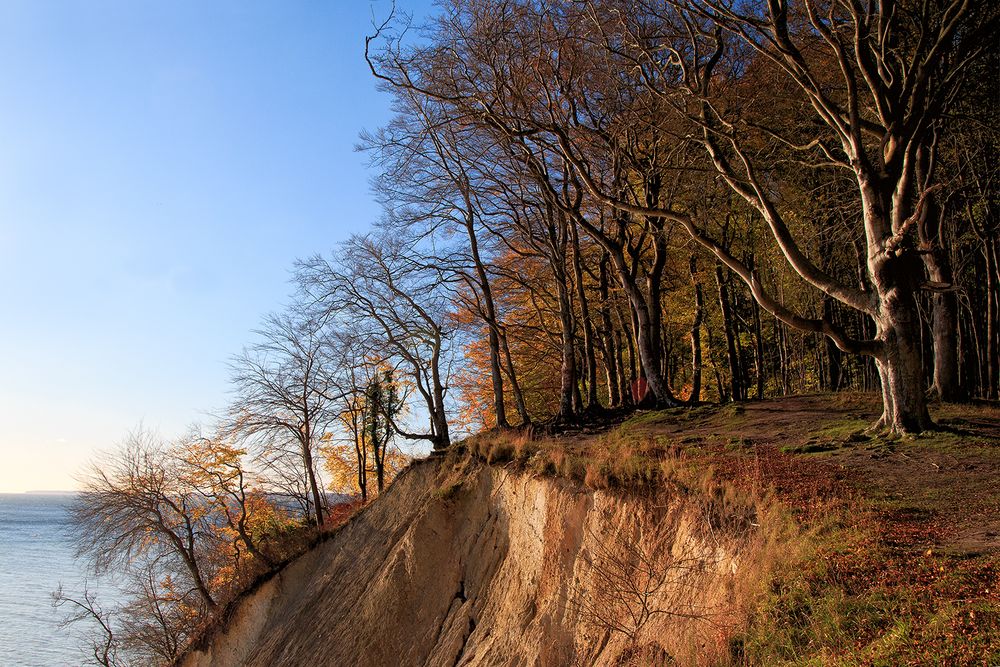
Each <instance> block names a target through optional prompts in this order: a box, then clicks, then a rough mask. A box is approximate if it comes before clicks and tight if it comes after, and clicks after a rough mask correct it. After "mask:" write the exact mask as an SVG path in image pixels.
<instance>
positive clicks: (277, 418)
mask: <svg viewBox="0 0 1000 667" xmlns="http://www.w3.org/2000/svg"><path fill="white" fill-rule="evenodd" d="M255 333H256V334H257V335H258V337H259V340H258V342H256V343H254V344H253V345H251V346H248V347H247V348H246V349H245V350H244V351H243V354H241V355H240V356H238V357H236V358H235V359H234V360H233V362H232V364H231V369H232V384H233V400H232V404H231V406H230V408H229V412H228V423H229V429H230V432H231V433H232V434H234V435H236V436H241V437H244V438H247V439H249V440H250V441H251V443H252V445H253V446H254V447H256V448H257V450H258V454H259V455H260V457H261V459H262V460H264V461H267V462H270V463H272V464H274V463H278V467H282V464H283V463H287V462H288V461H289V459H290V458H295V459H297V465H298V470H299V471H300V473H301V479H302V480H304V482H305V485H306V488H307V489H308V497H307V512H308V511H309V510H311V514H312V516H313V517H314V518H315V521H316V525H319V526H321V525H323V517H324V508H325V506H326V502H325V499H324V494H323V490H322V486H321V484H320V481H319V474H318V472H317V470H316V462H315V461H314V454H315V451H316V447H317V445H318V443H319V441H320V438H322V436H323V434H324V433H325V432H326V430H327V428H328V427H329V426H330V424H331V422H332V421H333V420H334V419H335V414H334V412H333V404H334V402H335V401H336V400H337V398H338V397H339V394H338V393H337V388H336V384H335V383H334V381H333V379H332V378H331V375H330V370H329V362H330V359H329V358H328V356H326V355H327V352H328V351H329V346H328V341H327V335H328V334H327V331H326V329H325V327H324V322H323V321H322V320H319V319H316V318H313V317H311V316H306V315H302V314H299V313H295V312H292V311H289V312H287V313H285V314H281V315H271V316H270V317H268V318H267V319H266V320H265V323H264V326H263V327H262V328H261V329H259V330H258V331H256V332H255Z"/></svg>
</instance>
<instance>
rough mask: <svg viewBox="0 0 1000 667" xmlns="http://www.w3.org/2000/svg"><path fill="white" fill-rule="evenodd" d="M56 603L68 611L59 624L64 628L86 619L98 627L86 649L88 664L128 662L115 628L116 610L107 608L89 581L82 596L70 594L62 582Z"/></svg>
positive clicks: (121, 665)
mask: <svg viewBox="0 0 1000 667" xmlns="http://www.w3.org/2000/svg"><path fill="white" fill-rule="evenodd" d="M52 606H53V607H55V608H56V609H64V610H65V612H66V615H65V616H64V617H63V618H62V620H61V621H60V622H59V626H60V627H61V628H63V629H67V628H69V627H70V626H72V625H76V624H78V623H84V622H85V623H88V624H89V625H93V626H96V629H97V634H96V637H95V638H92V639H91V640H89V643H88V646H87V649H86V654H87V663H86V664H89V665H101V666H102V667H125V665H127V664H128V662H127V661H126V660H125V659H124V658H123V657H122V656H121V655H120V653H121V647H120V639H119V638H118V635H117V634H116V631H115V629H114V624H113V623H114V621H113V614H112V612H110V611H108V610H105V609H104V607H103V606H102V605H101V603H100V602H99V601H98V599H97V595H96V593H94V591H92V590H91V589H90V588H89V587H88V585H87V582H86V581H85V582H84V583H83V591H82V592H81V593H80V595H78V596H72V595H70V594H68V593H66V592H65V591H64V590H63V587H62V584H60V585H59V588H58V589H56V590H55V591H54V592H53V593H52Z"/></svg>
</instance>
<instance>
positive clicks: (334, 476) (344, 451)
mask: <svg viewBox="0 0 1000 667" xmlns="http://www.w3.org/2000/svg"><path fill="white" fill-rule="evenodd" d="M320 455H321V456H322V457H323V467H324V468H325V470H326V473H327V477H328V478H329V480H330V483H329V487H330V489H331V490H333V491H336V492H337V493H346V494H351V495H353V494H355V493H360V492H361V489H360V488H359V487H358V457H357V453H356V451H355V449H354V447H352V446H351V445H347V444H343V443H334V442H328V443H324V444H323V445H322V446H321V447H320Z"/></svg>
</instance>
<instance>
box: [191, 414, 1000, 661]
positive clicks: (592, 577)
mask: <svg viewBox="0 0 1000 667" xmlns="http://www.w3.org/2000/svg"><path fill="white" fill-rule="evenodd" d="M877 407H878V406H877V401H876V400H874V399H873V397H870V396H863V395H853V396H840V397H835V398H834V397H830V396H822V397H796V398H791V399H784V400H777V401H766V402H759V403H750V404H744V405H736V406H726V407H722V408H718V407H707V406H706V407H701V408H696V409H692V410H671V411H661V412H647V413H643V414H640V415H637V416H634V417H632V418H631V419H629V420H628V421H626V422H624V423H622V424H618V425H614V426H610V427H607V428H604V429H587V430H582V429H581V430H580V431H578V432H566V433H562V434H560V435H558V436H551V437H546V438H541V437H539V438H529V437H526V436H524V435H521V436H516V435H511V434H493V435H489V436H483V437H480V438H477V439H473V440H471V441H468V442H467V443H465V446H464V447H463V448H462V449H463V451H454V452H452V453H451V454H450V455H448V456H445V457H438V458H434V459H431V460H428V461H423V462H419V463H416V464H414V465H413V466H412V467H411V468H410V469H408V470H407V471H406V472H405V473H404V474H403V475H401V476H400V478H399V479H397V481H396V482H395V483H394V484H393V486H392V487H391V489H390V490H389V492H387V493H386V494H385V495H384V496H383V497H382V498H380V499H379V500H377V501H376V502H374V503H372V504H371V505H369V506H368V507H367V508H365V509H364V510H363V511H362V512H360V513H359V514H358V515H357V516H356V517H355V518H354V519H353V520H352V521H350V522H349V523H348V524H347V525H345V526H344V527H343V528H341V529H339V530H338V531H337V532H335V533H333V534H332V535H330V536H329V537H328V539H326V540H325V541H323V542H321V543H320V544H319V545H318V546H316V547H315V548H313V549H312V550H310V551H309V552H307V553H306V554H304V555H303V556H301V557H299V558H298V559H296V560H295V561H293V562H292V563H290V564H289V565H287V566H286V567H284V568H283V569H281V570H280V571H279V572H277V573H275V574H274V575H273V576H271V577H269V578H266V579H265V580H263V581H262V582H260V583H259V584H258V585H257V586H256V587H255V588H254V589H253V590H252V591H250V592H248V593H246V594H245V595H243V596H241V597H240V598H238V599H237V600H236V601H235V602H234V603H233V604H232V605H230V607H229V609H228V610H227V613H226V615H225V619H224V620H222V621H221V622H220V623H219V624H218V625H217V626H216V627H215V628H214V629H212V630H211V631H210V632H209V633H208V634H206V635H205V636H204V637H203V638H202V640H201V641H200V642H198V643H196V645H195V646H194V647H193V650H192V651H190V652H189V654H188V655H187V656H186V657H185V658H184V659H182V660H181V661H180V664H182V665H186V666H194V665H237V664H247V665H305V664H308V665H345V664H352V665H449V666H450V665H517V664H538V665H572V664H577V665H591V664H595V665H621V664H634V665H661V664H662V665H666V664H706V665H707V664H781V663H788V664H804V663H806V662H809V663H810V664H859V663H860V664H866V663H875V664H988V663H989V661H990V660H991V659H992V658H991V656H993V657H997V656H1000V611H998V610H1000V597H998V590H1000V581H998V571H1000V525H998V516H1000V512H998V509H1000V507H998V503H1000V500H998V494H997V479H998V473H1000V412H998V410H997V408H996V407H973V408H955V407H951V406H945V407H943V408H941V409H939V410H938V411H937V413H936V417H937V419H938V420H939V423H940V424H941V425H942V426H943V427H944V428H945V429H946V430H943V431H940V432H937V433H934V434H931V435H928V436H925V437H922V438H917V439H911V440H882V439H870V438H868V437H867V436H866V435H864V433H863V432H862V429H863V426H864V425H865V424H866V423H870V421H871V419H872V417H873V412H874V411H875V410H876V408H877Z"/></svg>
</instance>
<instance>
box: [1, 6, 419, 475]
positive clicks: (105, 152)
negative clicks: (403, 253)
mask: <svg viewBox="0 0 1000 667" xmlns="http://www.w3.org/2000/svg"><path fill="white" fill-rule="evenodd" d="M397 4H398V5H399V6H400V7H401V8H403V9H406V10H409V11H413V12H414V13H415V14H416V15H417V16H418V17H419V16H422V15H425V14H426V13H428V12H429V11H430V9H429V7H428V5H429V2H427V1H426V0H420V1H419V2H417V1H416V0H411V1H410V2H407V1H406V0H400V1H399V2H397ZM388 8H389V5H388V3H387V2H385V1H382V2H375V3H374V11H375V13H376V15H378V16H382V15H384V13H385V12H387V11H388ZM371 16H372V5H371V4H369V2H366V1H364V0H358V1H357V2H354V1H348V0H342V1H337V0H328V1H327V2H291V1H288V2H284V1H278V0H274V1H269V2H264V1H259V2H247V1H244V2H221V1H219V2H178V1H176V0H170V1H164V2H152V1H149V2H138V1H130V0H121V1H120V2H100V1H91V2H83V1H80V2H69V1H56V0H26V1H24V2H18V1H12V0H4V1H3V2H2V3H0V308H2V313H3V315H2V320H0V492H12V491H15V492H16V491H23V490H27V489H65V488H72V487H73V486H74V483H73V481H72V474H73V472H74V471H75V470H77V469H78V468H79V467H80V465H81V464H82V463H84V462H85V461H86V460H87V459H88V458H90V456H92V454H93V452H94V451H95V450H97V449H105V448H110V447H111V446H113V445H114V444H115V442H117V441H118V440H119V439H120V438H121V437H122V435H123V434H124V433H125V432H126V431H128V430H129V429H130V428H132V427H134V426H135V425H137V424H138V423H139V422H140V421H142V422H144V424H145V425H146V426H150V427H153V428H157V429H158V430H159V431H160V432H161V433H163V434H164V435H167V436H169V435H173V434H175V433H177V432H179V431H180V430H182V429H183V428H184V426H185V425H187V424H189V423H191V422H192V421H195V420H198V419H199V418H200V417H201V416H202V414H203V413H204V411H207V410H213V409H218V408H221V407H222V406H223V405H224V403H225V400H226V391H227V386H226V378H227V371H226V361H227V359H228V358H229V356H230V355H232V354H234V353H236V352H237V351H239V349H240V348H241V347H242V346H243V344H244V343H246V342H247V341H248V340H249V339H250V333H249V332H250V330H251V329H253V328H254V327H255V326H256V325H257V323H258V322H259V321H260V319H261V317H262V315H263V314H264V313H266V312H267V311H270V310H274V309H276V308H279V307H280V306H281V304H282V303H283V302H284V301H285V300H286V298H287V294H288V292H289V289H290V288H289V285H288V278H289V270H290V267H291V264H292V262H293V260H294V259H295V258H296V257H300V256H304V255H308V254H311V253H313V252H323V251H326V250H328V249H330V248H331V247H332V246H333V245H335V244H336V242H337V241H338V240H340V239H343V238H344V237H346V236H347V235H349V234H351V233H353V232H357V231H363V230H364V229H365V228H367V227H368V225H369V224H370V222H371V221H372V220H374V219H375V218H376V217H377V216H378V209H377V207H376V206H375V205H374V203H373V202H372V198H371V196H370V194H369V190H368V174H367V173H366V171H365V169H364V156H363V155H359V154H357V153H355V152H354V151H353V146H354V144H355V143H356V141H357V135H358V133H359V131H360V130H362V129H363V128H370V129H374V128H376V127H377V126H378V125H380V124H381V123H383V122H384V121H386V120H387V119H388V115H389V108H388V107H389V101H388V98H387V97H386V96H385V95H383V94H379V93H377V92H376V90H375V82H374V80H373V79H372V77H371V75H370V73H369V72H368V69H367V65H366V64H365V62H364V59H363V57H362V55H363V44H364V35H365V34H366V32H368V31H370V30H371Z"/></svg>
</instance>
